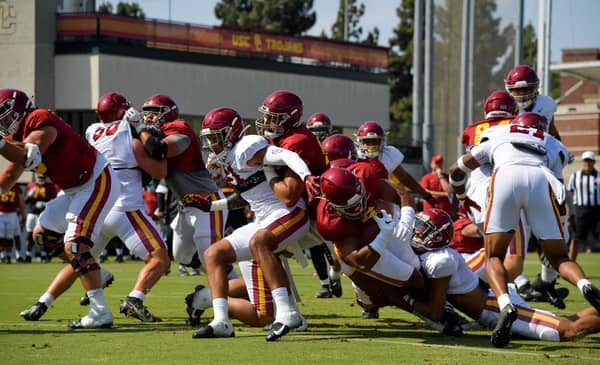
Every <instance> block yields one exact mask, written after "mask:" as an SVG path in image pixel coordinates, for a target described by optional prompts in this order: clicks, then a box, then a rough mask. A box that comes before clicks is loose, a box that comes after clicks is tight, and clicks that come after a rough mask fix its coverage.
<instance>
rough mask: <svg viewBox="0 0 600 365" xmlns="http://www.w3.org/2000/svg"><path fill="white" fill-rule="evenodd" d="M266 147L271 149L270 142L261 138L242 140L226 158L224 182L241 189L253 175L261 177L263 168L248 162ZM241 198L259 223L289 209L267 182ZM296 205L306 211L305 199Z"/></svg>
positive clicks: (257, 185)
mask: <svg viewBox="0 0 600 365" xmlns="http://www.w3.org/2000/svg"><path fill="white" fill-rule="evenodd" d="M265 147H269V142H267V140H266V139H265V138H263V137H261V136H257V135H248V136H244V137H243V138H242V139H240V140H239V142H237V143H236V144H235V146H233V148H232V149H231V150H230V151H228V153H227V156H226V157H225V161H224V163H223V165H222V174H223V181H224V182H225V183H226V184H228V185H231V186H234V187H239V186H240V185H241V184H244V183H248V181H247V180H248V179H249V178H250V177H251V176H252V175H254V174H257V173H258V174H259V175H260V172H261V171H262V170H263V167H262V166H248V160H250V159H251V158H252V157H253V156H254V155H255V154H256V152H258V151H260V150H261V149H263V148H265ZM241 196H242V198H244V200H245V201H247V202H248V204H250V209H251V210H252V211H253V212H254V214H255V215H256V219H257V220H258V221H260V220H262V219H263V218H265V217H267V216H268V215H269V214H271V213H272V212H273V211H275V210H277V209H280V208H284V209H287V208H286V207H285V204H283V203H282V202H281V201H280V200H279V199H278V198H277V197H276V196H275V194H274V193H273V190H271V186H270V185H269V183H268V182H267V181H262V182H260V183H258V184H256V185H255V186H253V187H251V188H250V189H248V190H246V191H244V192H242V193H241ZM296 205H297V206H300V207H301V208H303V209H306V205H305V203H304V199H299V200H298V203H296Z"/></svg>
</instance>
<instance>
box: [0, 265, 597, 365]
mask: <svg viewBox="0 0 600 365" xmlns="http://www.w3.org/2000/svg"><path fill="white" fill-rule="evenodd" d="M112 259H113V258H112V257H111V261H110V262H107V263H105V264H104V265H105V267H106V268H107V269H109V270H111V271H112V272H113V273H114V274H115V278H116V280H115V282H114V284H113V285H112V286H111V287H110V288H108V289H107V290H106V291H105V295H106V297H107V301H108V304H109V305H110V306H111V308H112V310H113V314H114V316H115V324H114V327H113V328H112V329H108V330H84V331H70V330H69V329H67V327H66V325H67V323H68V322H69V321H71V320H75V319H78V318H79V317H80V316H82V315H84V314H85V313H86V312H87V307H81V306H79V298H80V296H81V295H82V294H83V290H82V289H81V285H80V284H79V283H76V284H75V285H74V286H73V288H71V290H70V291H68V292H67V293H66V294H65V295H64V296H63V297H61V298H60V299H58V300H57V301H56V302H54V304H53V305H52V306H51V307H50V309H49V310H48V312H47V313H46V314H45V315H44V317H43V318H42V319H41V320H40V321H38V322H27V321H25V320H23V319H22V318H21V317H20V316H19V312H20V311H21V310H23V309H25V308H27V307H29V306H30V305H31V304H33V303H34V302H35V301H36V300H37V299H38V297H39V295H40V294H42V293H43V291H44V290H45V289H46V287H47V286H48V284H49V282H50V280H51V279H52V278H53V276H54V274H55V273H56V272H57V271H58V270H59V269H60V268H61V267H62V264H60V263H59V262H58V260H54V261H53V262H52V263H51V264H39V263H33V264H15V263H13V264H12V265H0V277H1V278H2V280H1V282H0V308H1V309H0V349H1V350H0V364H36V363H52V364H141V363H144V364H148V363H154V364H191V363H195V364H288V365H289V364H315V363H319V362H322V363H323V364H338V363H340V364H341V363H345V364H359V363H360V364H478V365H485V364H498V363H502V364H578V365H581V364H600V334H595V335H591V336H588V337H585V338H582V339H580V340H578V341H576V342H567V343H554V342H541V341H532V340H522V339H515V340H513V341H511V343H510V345H509V346H508V347H507V348H505V349H496V348H494V347H492V346H491V344H490V342H489V335H490V331H489V330H483V329H480V328H477V329H475V330H471V331H468V332H467V333H466V334H465V335H464V336H463V337H461V338H449V337H445V336H443V335H441V334H439V333H437V332H435V331H433V330H430V329H428V328H426V327H425V326H424V325H423V324H422V323H421V322H420V320H419V319H417V318H416V317H414V316H412V315H411V314H408V313H405V312H403V311H401V310H399V309H395V308H389V307H388V308H383V309H381V311H380V319H378V320H364V319H361V318H360V313H361V308H360V307H358V306H357V305H356V304H354V297H353V294H352V292H351V287H350V281H349V280H348V279H347V278H343V285H344V295H343V297H342V298H332V299H315V298H314V293H315V292H316V291H317V289H318V288H319V283H318V280H317V278H316V277H315V276H314V275H313V269H312V268H306V269H302V268H300V267H299V266H297V265H295V263H294V262H292V263H291V264H292V270H293V271H294V273H295V278H296V281H297V284H298V288H299V291H300V293H301V295H302V302H301V303H299V306H300V309H301V310H302V312H303V314H304V316H305V317H306V318H307V320H308V322H309V330H308V331H307V332H302V333H298V332H297V333H290V334H288V335H287V336H285V337H284V338H282V339H281V340H280V341H278V342H275V343H268V342H266V341H265V339H264V336H265V331H264V330H263V329H260V328H250V327H247V326H244V325H242V324H241V323H239V322H234V325H235V326H236V337H235V338H230V339H214V340H192V338H191V334H192V331H193V330H192V329H191V328H190V327H188V326H187V325H186V324H185V318H186V315H185V304H184V300H183V298H184V296H185V294H187V293H189V292H190V291H191V290H192V289H193V287H194V286H195V285H197V284H200V283H202V284H206V277H205V276H199V277H198V276H188V277H182V276H178V275H177V268H176V265H173V273H172V274H171V275H169V276H166V277H163V278H162V279H161V281H160V282H159V283H158V285H157V286H156V287H155V288H154V289H153V291H152V293H151V294H150V295H149V296H148V297H147V299H146V304H147V305H148V306H149V308H150V310H151V311H152V312H153V313H154V314H156V315H158V316H161V317H163V322H161V323H141V322H139V321H137V320H135V319H130V318H126V317H124V316H123V315H122V314H120V313H118V308H119V307H118V305H119V300H120V299H122V298H124V297H125V296H126V295H127V294H128V293H129V291H130V289H131V286H132V285H133V282H134V280H135V277H136V275H137V271H138V270H139V268H140V266H141V265H142V263H141V262H140V261H128V262H126V263H123V264H118V263H115V262H112ZM579 262H580V264H581V265H582V266H583V268H584V269H585V270H586V272H587V274H588V276H589V277H590V278H591V279H592V281H594V282H595V283H596V284H597V285H598V284H600V254H581V255H580V256H579ZM537 270H539V262H538V261H537V257H534V255H532V257H530V258H528V260H527V263H526V273H527V274H528V276H529V277H533V276H534V275H535V273H536V272H537ZM560 285H567V286H568V287H569V289H570V290H571V294H570V295H569V297H568V298H567V300H566V303H567V309H566V310H565V311H559V314H564V315H565V314H571V313H573V312H576V311H577V310H579V309H581V308H583V307H585V306H587V303H586V302H585V300H584V299H583V297H582V296H581V295H580V293H579V292H578V290H577V289H576V288H575V287H571V286H570V285H569V284H566V283H564V281H561V282H560ZM536 306H537V307H540V308H543V309H551V307H550V305H548V304H545V303H544V304H539V303H536ZM211 315H212V311H211V310H208V311H207V312H206V313H205V318H204V322H203V324H205V323H208V321H209V320H210V318H211Z"/></svg>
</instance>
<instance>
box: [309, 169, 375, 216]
mask: <svg viewBox="0 0 600 365" xmlns="http://www.w3.org/2000/svg"><path fill="white" fill-rule="evenodd" d="M320 187H321V194H323V198H324V199H326V200H327V205H328V206H329V207H330V208H331V209H333V210H334V211H335V212H336V213H337V214H339V215H340V216H341V217H345V218H348V219H360V217H361V216H362V214H363V212H364V211H365V209H366V208H367V197H366V195H365V190H364V188H363V186H362V184H361V183H360V180H358V178H357V177H356V176H354V174H353V173H352V172H350V171H348V170H346V169H341V168H335V167H334V168H330V169H328V170H327V171H325V172H324V173H323V174H322V175H321V179H320Z"/></svg>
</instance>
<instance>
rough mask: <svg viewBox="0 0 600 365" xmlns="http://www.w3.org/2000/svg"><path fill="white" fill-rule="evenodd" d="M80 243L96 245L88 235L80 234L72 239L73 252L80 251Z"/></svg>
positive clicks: (90, 246) (89, 245)
mask: <svg viewBox="0 0 600 365" xmlns="http://www.w3.org/2000/svg"><path fill="white" fill-rule="evenodd" d="M79 245H86V246H88V247H89V248H92V247H94V242H92V240H90V239H89V238H87V237H83V236H78V237H75V238H73V240H72V241H71V253H73V254H75V253H77V252H79Z"/></svg>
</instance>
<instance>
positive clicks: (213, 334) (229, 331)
mask: <svg viewBox="0 0 600 365" xmlns="http://www.w3.org/2000/svg"><path fill="white" fill-rule="evenodd" d="M217 337H235V331H234V330H233V324H231V322H230V321H219V322H215V321H212V322H210V323H209V324H208V326H206V327H204V328H203V329H201V330H199V331H196V332H194V333H193V334H192V338H217Z"/></svg>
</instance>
